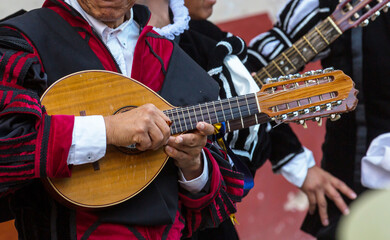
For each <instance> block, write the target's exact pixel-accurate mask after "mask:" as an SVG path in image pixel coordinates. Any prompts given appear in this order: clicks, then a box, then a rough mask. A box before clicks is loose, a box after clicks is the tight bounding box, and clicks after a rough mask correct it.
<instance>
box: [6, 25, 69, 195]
mask: <svg viewBox="0 0 390 240" xmlns="http://www.w3.org/2000/svg"><path fill="white" fill-rule="evenodd" d="M46 88H47V81H46V75H45V73H44V70H43V68H42V65H41V63H40V60H39V57H38V55H37V52H36V51H35V49H34V47H33V46H32V44H31V43H30V42H29V41H28V40H27V39H26V38H25V37H24V36H23V35H22V34H21V33H18V32H17V31H15V30H13V29H10V28H6V27H2V28H0V195H4V194H6V193H7V192H9V191H13V190H15V189H17V188H18V186H20V185H21V184H24V183H25V182H26V181H28V180H30V179H32V178H39V177H46V176H48V177H67V176H70V171H69V169H68V166H67V164H66V159H67V156H68V151H69V148H70V145H71V140H72V130H73V123H74V117H73V116H49V115H47V114H46V112H45V110H44V107H43V106H42V105H41V103H40V100H39V95H40V94H42V93H43V91H44V90H45V89H46Z"/></svg>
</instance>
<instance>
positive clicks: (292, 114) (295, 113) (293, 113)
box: [290, 111, 299, 117]
mask: <svg viewBox="0 0 390 240" xmlns="http://www.w3.org/2000/svg"><path fill="white" fill-rule="evenodd" d="M290 115H291V117H298V115H299V113H298V112H297V111H295V112H292V113H290Z"/></svg>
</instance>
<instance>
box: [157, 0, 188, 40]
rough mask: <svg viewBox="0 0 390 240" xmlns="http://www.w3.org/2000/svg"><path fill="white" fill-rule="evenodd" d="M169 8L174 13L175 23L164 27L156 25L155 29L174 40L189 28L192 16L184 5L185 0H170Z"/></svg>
mask: <svg viewBox="0 0 390 240" xmlns="http://www.w3.org/2000/svg"><path fill="white" fill-rule="evenodd" d="M169 8H170V9H171V10H172V13H173V23H172V24H169V25H167V26H165V27H162V28H156V27H154V28H153V30H155V31H156V32H158V33H159V34H160V35H161V36H164V37H166V38H168V39H170V40H173V39H174V38H175V36H179V35H180V34H182V33H183V32H184V31H185V30H187V29H188V22H189V21H190V19H191V18H190V16H189V13H188V9H187V8H186V7H185V6H184V0H170V1H169Z"/></svg>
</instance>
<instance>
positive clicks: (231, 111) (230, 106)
mask: <svg viewBox="0 0 390 240" xmlns="http://www.w3.org/2000/svg"><path fill="white" fill-rule="evenodd" d="M227 101H228V103H229V108H230V113H231V114H232V119H234V114H233V110H232V105H231V104H230V98H228V99H227Z"/></svg>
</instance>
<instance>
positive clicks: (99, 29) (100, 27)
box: [64, 0, 133, 42]
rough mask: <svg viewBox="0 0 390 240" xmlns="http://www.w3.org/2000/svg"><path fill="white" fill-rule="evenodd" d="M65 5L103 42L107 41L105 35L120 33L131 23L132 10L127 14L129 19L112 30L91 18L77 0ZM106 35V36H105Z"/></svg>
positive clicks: (70, 0) (68, 0)
mask: <svg viewBox="0 0 390 240" xmlns="http://www.w3.org/2000/svg"><path fill="white" fill-rule="evenodd" d="M64 1H65V2H66V3H67V4H69V5H70V6H72V7H73V8H74V9H76V10H77V11H78V12H79V13H80V14H81V16H83V18H84V19H85V20H86V21H87V22H88V23H89V25H90V26H91V27H92V28H93V29H94V30H95V31H96V33H97V34H98V35H99V36H100V37H101V38H102V39H103V41H104V42H106V41H107V33H108V32H113V31H122V30H123V29H124V28H125V27H126V26H127V25H129V24H132V23H133V8H131V9H130V11H129V12H128V13H127V14H128V15H129V16H130V18H129V19H128V20H126V21H125V22H123V23H122V24H121V25H120V26H119V27H117V28H115V29H112V28H110V27H108V26H107V25H106V24H104V23H103V22H102V21H99V20H97V19H96V18H94V17H92V16H91V15H89V14H88V13H86V12H85V11H84V9H83V8H82V7H81V6H80V4H79V3H78V1H77V0H64ZM105 33H106V34H105Z"/></svg>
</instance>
